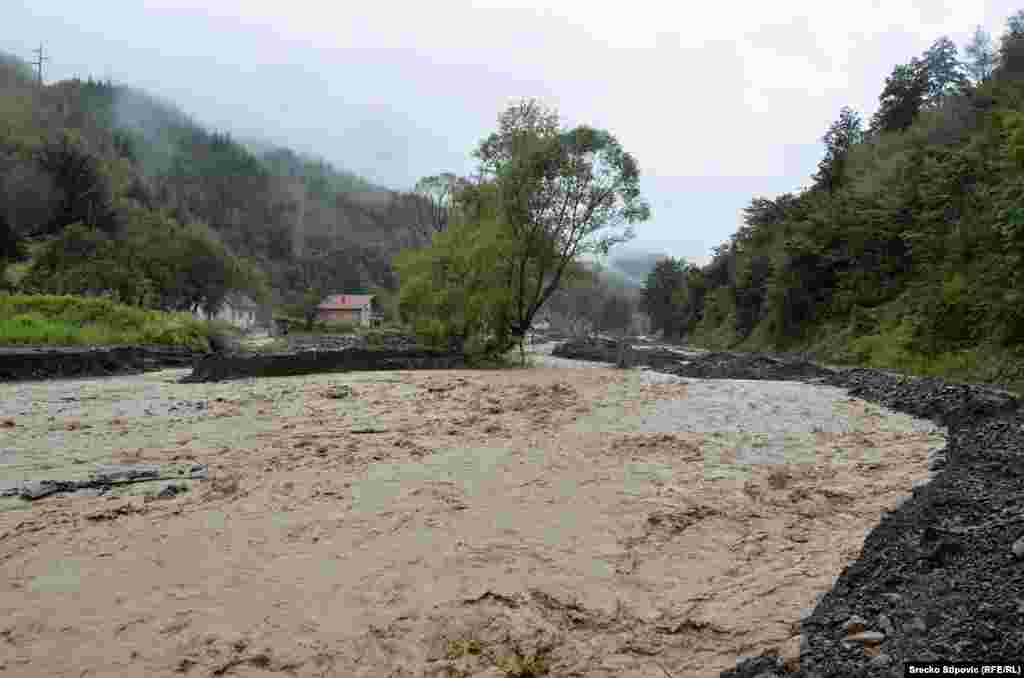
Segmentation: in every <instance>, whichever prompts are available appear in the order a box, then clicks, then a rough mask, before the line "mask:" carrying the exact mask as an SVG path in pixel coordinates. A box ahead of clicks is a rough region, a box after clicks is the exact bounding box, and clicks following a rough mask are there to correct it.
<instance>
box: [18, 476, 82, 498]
mask: <svg viewBox="0 0 1024 678" xmlns="http://www.w3.org/2000/svg"><path fill="white" fill-rule="evenodd" d="M75 489H77V484H76V483H73V482H69V481H61V480H30V481H28V482H26V483H25V484H24V485H22V486H21V491H20V492H19V493H18V496H20V497H21V498H22V499H27V500H29V501H35V500H36V499H42V498H43V497H48V496H50V495H51V494H56V493H58V492H69V491H74V490H75Z"/></svg>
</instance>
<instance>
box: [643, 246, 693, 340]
mask: <svg viewBox="0 0 1024 678" xmlns="http://www.w3.org/2000/svg"><path fill="white" fill-rule="evenodd" d="M686 269H687V266H686V262H685V261H684V260H682V259H674V258H672V257H668V258H665V259H662V260H660V261H658V262H657V263H656V264H655V265H654V269H652V270H651V272H650V273H648V274H647V279H646V280H645V281H644V287H643V291H642V292H641V300H642V301H641V308H642V309H643V311H644V312H645V313H647V315H649V316H650V318H651V325H652V327H653V328H654V329H655V330H656V331H657V330H660V331H662V332H664V335H665V337H666V338H678V337H680V336H681V335H682V334H683V333H684V331H685V329H686V319H687V314H686V298H687V285H686V283H687V272H686Z"/></svg>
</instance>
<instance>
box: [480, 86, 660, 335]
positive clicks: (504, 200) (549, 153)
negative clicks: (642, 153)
mask: <svg viewBox="0 0 1024 678" xmlns="http://www.w3.org/2000/svg"><path fill="white" fill-rule="evenodd" d="M475 156H476V157H477V158H478V159H479V160H480V176H481V178H482V179H483V180H484V181H490V182H493V184H494V185H495V187H496V188H497V199H498V217H499V219H500V221H501V222H502V223H503V224H504V225H505V226H506V228H508V230H509V234H510V237H511V240H512V242H514V243H515V251H514V252H511V253H510V254H511V257H510V258H509V259H508V261H507V262H506V270H505V274H506V283H507V284H508V285H509V286H510V287H511V288H512V292H513V308H512V309H511V313H510V317H509V328H508V329H509V331H510V333H511V336H512V337H513V338H515V339H518V340H521V339H522V337H523V336H524V335H525V334H526V332H527V331H528V330H529V328H530V325H531V323H532V321H533V318H534V316H535V315H536V313H537V311H538V310H539V309H540V308H541V306H543V305H544V302H545V301H546V300H547V299H548V298H549V297H550V296H551V295H552V294H553V293H554V291H555V290H556V289H558V286H559V284H560V283H561V280H562V276H563V274H564V273H565V270H566V267H567V266H568V265H569V263H570V262H572V261H575V260H576V259H577V258H578V257H579V256H581V255H586V254H601V255H605V254H607V253H608V250H609V249H610V248H611V247H612V246H614V245H616V244H618V243H622V242H626V241H627V240H629V239H630V238H632V237H633V229H632V225H633V224H635V223H638V222H642V221H646V220H647V219H648V218H650V207H649V206H648V204H647V202H646V201H645V200H644V199H643V198H642V197H641V195H640V186H639V184H640V169H639V166H638V165H637V163H636V160H635V159H634V158H633V156H632V155H630V154H629V153H627V152H625V151H624V150H623V149H622V146H621V145H620V144H619V142H618V141H617V140H616V139H615V137H614V136H612V135H611V134H610V133H608V132H607V131H604V130H599V129H594V128H592V127H588V126H580V127H576V128H575V129H572V130H562V129H561V128H560V127H559V122H558V114H557V113H556V112H555V111H554V110H551V109H547V108H545V107H544V106H542V105H541V104H540V103H539V102H538V101H537V100H534V99H528V100H523V101H520V102H519V103H517V104H515V105H513V106H510V107H509V108H507V109H506V110H505V111H504V112H503V113H502V114H501V115H500V116H499V118H498V131H497V132H494V133H493V134H491V135H490V136H488V137H487V138H486V139H484V140H483V141H482V142H481V143H480V145H479V147H478V148H477V150H476V152H475ZM619 229H623V230H621V231H620V230H619Z"/></svg>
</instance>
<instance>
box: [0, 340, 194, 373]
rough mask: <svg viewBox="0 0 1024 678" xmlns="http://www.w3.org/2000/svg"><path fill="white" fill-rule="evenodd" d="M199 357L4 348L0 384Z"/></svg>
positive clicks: (158, 351) (178, 349) (133, 350)
mask: <svg viewBox="0 0 1024 678" xmlns="http://www.w3.org/2000/svg"><path fill="white" fill-rule="evenodd" d="M202 355H204V353H202V352H199V351H194V350H192V349H190V348H188V347H184V346H127V345H126V346H4V347H0V382H2V381H24V380H35V379H59V378H69V377H94V376H111V375H118V374H140V373H142V372H146V371H152V370H161V369H167V368H173V367H189V366H191V365H192V363H193V362H194V361H195V360H196V359H197V358H199V357H201V356H202Z"/></svg>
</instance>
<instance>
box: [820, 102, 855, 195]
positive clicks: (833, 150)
mask: <svg viewBox="0 0 1024 678" xmlns="http://www.w3.org/2000/svg"><path fill="white" fill-rule="evenodd" d="M863 137H864V133H863V131H862V130H861V121H860V114H858V113H857V112H856V111H854V110H853V109H851V108H849V107H848V106H844V107H843V108H842V110H840V112H839V119H838V120H836V121H835V122H834V123H832V124H831V125H830V126H829V128H828V132H826V133H825V136H823V137H822V138H821V140H822V142H823V143H824V144H825V157H824V158H822V159H821V162H819V163H818V172H817V174H815V175H814V177H813V178H814V181H815V184H816V185H817V186H820V187H822V188H824V189H825V190H827V191H828V192H829V193H833V192H834V191H835V190H836V189H838V188H839V186H840V185H841V183H842V179H843V167H844V165H845V163H846V156H847V155H849V152H850V148H851V147H852V146H853V145H854V144H858V143H860V142H861V140H862V139H863Z"/></svg>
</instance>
